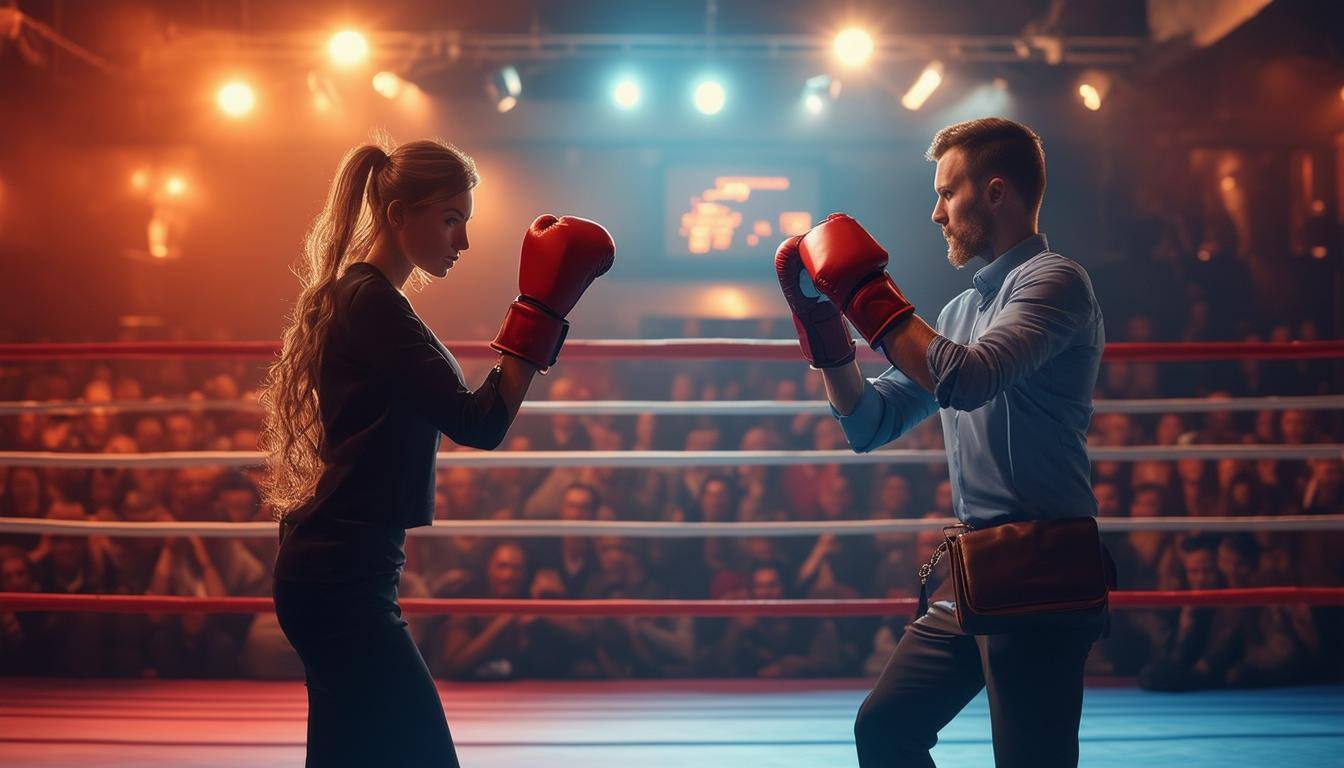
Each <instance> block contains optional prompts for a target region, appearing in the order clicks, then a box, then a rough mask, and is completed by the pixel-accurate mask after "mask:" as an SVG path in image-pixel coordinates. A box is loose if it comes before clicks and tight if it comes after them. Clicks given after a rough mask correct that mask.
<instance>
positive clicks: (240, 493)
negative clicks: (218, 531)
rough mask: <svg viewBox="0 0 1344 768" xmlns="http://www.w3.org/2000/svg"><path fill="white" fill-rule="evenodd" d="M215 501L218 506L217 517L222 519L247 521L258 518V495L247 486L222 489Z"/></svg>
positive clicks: (236, 521) (238, 521) (237, 521)
mask: <svg viewBox="0 0 1344 768" xmlns="http://www.w3.org/2000/svg"><path fill="white" fill-rule="evenodd" d="M215 503H216V506H217V508H218V511H217V513H216V517H217V518H218V519H220V520H228V521H230V522H234V523H246V522H250V521H252V520H256V519H257V507H258V506H259V502H258V500H257V497H256V495H255V494H254V493H253V492H252V491H249V490H248V489H246V488H230V489H228V490H224V491H220V493H219V494H218V495H217V496H216V502H215Z"/></svg>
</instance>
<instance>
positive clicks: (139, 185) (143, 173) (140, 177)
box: [131, 168, 149, 192]
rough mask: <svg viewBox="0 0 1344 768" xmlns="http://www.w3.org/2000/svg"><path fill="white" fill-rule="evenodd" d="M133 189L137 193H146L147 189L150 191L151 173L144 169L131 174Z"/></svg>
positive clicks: (138, 169)
mask: <svg viewBox="0 0 1344 768" xmlns="http://www.w3.org/2000/svg"><path fill="white" fill-rule="evenodd" d="M131 189H134V190H135V191H136V192H144V191H145V190H146V189H149V171H147V170H145V169H144V168H137V169H136V170H135V172H134V173H132V174H131Z"/></svg>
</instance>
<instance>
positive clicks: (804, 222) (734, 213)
mask: <svg viewBox="0 0 1344 768" xmlns="http://www.w3.org/2000/svg"><path fill="white" fill-rule="evenodd" d="M818 176H819V174H818V172H817V170H816V169H815V168H808V167H803V168H793V169H784V168H781V167H770V168H762V167H757V168H715V167H708V166H702V167H691V166H687V167H674V168H669V169H667V175H666V190H667V211H666V224H665V234H664V238H663V242H664V251H665V252H666V254H667V256H668V257H670V258H672V259H675V260H677V261H683V260H684V261H695V260H699V259H714V260H719V259H732V260H739V259H741V260H748V259H751V260H756V259H760V258H763V257H769V256H773V255H774V252H775V248H777V247H778V246H779V243H780V241H781V240H783V239H784V238H786V237H790V236H792V235H800V234H802V233H804V232H806V231H807V230H808V229H810V228H811V227H812V225H813V223H814V222H815V221H817V220H818V219H819V218H820V217H819V214H818V211H819V205H820V196H821V195H820V190H819V189H818V186H819V180H818Z"/></svg>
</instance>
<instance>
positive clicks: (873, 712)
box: [854, 694, 938, 762]
mask: <svg viewBox="0 0 1344 768" xmlns="http://www.w3.org/2000/svg"><path fill="white" fill-rule="evenodd" d="M920 725H921V721H920V718H919V717H918V713H917V712H916V711H915V710H914V708H913V705H912V703H910V702H906V701H903V700H902V699H901V698H900V697H885V698H879V697H877V696H875V695H873V694H869V695H868V698H866V699H864V701H863V705H862V706H860V707H859V714H858V716H857V717H855V718H854V743H855V744H856V745H857V746H858V749H859V756H860V762H862V757H863V756H864V755H896V754H902V753H907V752H915V753H919V752H927V751H928V750H930V749H933V745H934V744H935V743H937V741H938V733H937V731H936V730H934V731H930V730H929V729H927V728H921V727H920Z"/></svg>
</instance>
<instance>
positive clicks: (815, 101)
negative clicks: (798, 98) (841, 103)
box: [803, 93, 826, 115]
mask: <svg viewBox="0 0 1344 768" xmlns="http://www.w3.org/2000/svg"><path fill="white" fill-rule="evenodd" d="M803 109H806V110H807V111H808V113H809V114H813V115H820V114H821V113H822V112H823V111H825V109H826V100H825V99H823V98H822V97H821V94H819V93H808V94H805V95H804V96H803Z"/></svg>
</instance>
